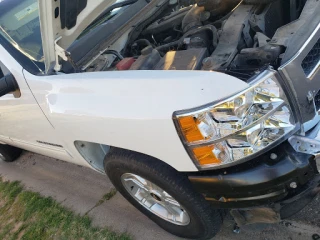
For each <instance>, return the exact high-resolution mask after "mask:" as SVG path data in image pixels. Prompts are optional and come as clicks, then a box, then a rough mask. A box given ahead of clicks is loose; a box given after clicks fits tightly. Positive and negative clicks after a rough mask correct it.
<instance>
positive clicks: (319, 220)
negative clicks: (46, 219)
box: [0, 152, 320, 240]
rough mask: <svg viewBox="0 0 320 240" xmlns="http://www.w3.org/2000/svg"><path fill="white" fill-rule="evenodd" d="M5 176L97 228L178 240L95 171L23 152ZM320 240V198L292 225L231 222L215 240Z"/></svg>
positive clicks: (3, 168)
mask: <svg viewBox="0 0 320 240" xmlns="http://www.w3.org/2000/svg"><path fill="white" fill-rule="evenodd" d="M0 175H1V176H2V177H3V178H4V179H5V180H10V181H15V180H18V181H21V182H22V183H23V185H24V186H25V187H26V188H27V189H28V190H32V191H35V192H39V193H40V194H42V195H44V196H51V197H53V198H54V199H56V200H57V201H59V202H61V203H62V205H63V206H66V207H68V208H70V209H72V210H73V211H75V212H76V213H79V214H86V213H88V215H89V216H90V217H91V218H92V219H93V223H94V224H95V225H96V226H102V227H105V226H107V227H108V228H110V229H112V230H115V231H118V232H127V233H129V234H130V235H132V236H133V237H134V238H135V239H139V240H140V239H148V240H156V239H161V240H173V239H178V238H177V237H175V236H172V235H171V234H169V233H167V232H165V231H164V230H162V229H161V228H160V227H158V226H157V225H156V224H154V223H153V222H152V221H150V220H149V219H148V218H147V217H145V216H144V215H143V214H141V213H140V212H139V211H137V210H136V209H135V208H134V207H132V206H131V205H130V204H129V203H128V202H127V201H126V200H125V199H124V198H123V197H122V196H121V195H120V194H119V193H116V194H113V192H112V191H114V190H113V186H112V184H111V182H110V181H109V179H108V178H107V177H106V176H104V175H102V174H99V173H97V172H95V171H93V170H91V169H87V168H84V167H79V166H76V165H73V164H69V163H65V162H62V161H59V160H55V159H52V158H48V157H44V156H41V155H37V154H34V153H29V152H24V153H23V155H22V156H21V157H20V158H19V159H18V160H17V161H16V162H14V163H5V162H1V161H0ZM106 196H107V197H106ZM319 236H320V196H318V197H317V198H316V199H315V200H314V201H313V202H312V203H311V204H309V205H308V206H307V207H306V208H305V209H304V210H302V211H301V212H300V213H298V214H297V215H295V216H294V217H292V218H291V219H288V220H286V221H284V222H282V223H279V224H259V225H258V224H255V225H251V226H246V227H243V228H241V229H240V233H238V234H236V233H234V232H233V221H232V219H231V217H230V216H227V218H226V220H225V222H224V226H223V228H222V230H221V232H220V233H219V234H218V235H217V236H216V238H215V239H221V240H223V239H246V240H247V239H252V240H253V239H254V240H260V239H261V240H267V239H270V240H271V239H272V240H274V239H275V240H276V239H279V240H280V239H281V240H283V239H292V240H295V239H297V240H300V239H301V240H308V239H310V240H318V239H319V240H320V237H319ZM318 237H319V238H318Z"/></svg>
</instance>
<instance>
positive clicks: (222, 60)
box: [203, 5, 253, 71]
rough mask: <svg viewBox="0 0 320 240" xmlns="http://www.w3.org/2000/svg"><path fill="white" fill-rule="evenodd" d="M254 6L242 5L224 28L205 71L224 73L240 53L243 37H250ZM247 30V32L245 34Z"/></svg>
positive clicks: (206, 62) (205, 66)
mask: <svg viewBox="0 0 320 240" xmlns="http://www.w3.org/2000/svg"><path fill="white" fill-rule="evenodd" d="M252 10H253V6H252V5H240V6H239V7H238V8H237V9H236V10H234V12H233V13H232V15H231V16H230V17H229V19H228V20H227V21H226V23H225V24H224V26H223V29H222V33H221V35H220V39H219V44H218V46H217V48H216V50H215V51H214V52H213V53H212V55H211V57H209V58H208V59H206V61H205V64H204V66H203V69H204V70H218V71H224V70H226V69H227V68H228V66H229V65H230V63H231V62H232V60H233V59H234V57H235V56H236V54H237V53H238V48H239V43H241V37H242V35H244V37H246V36H247V37H250V35H249V30H250V28H246V26H249V24H248V20H249V18H250V16H251V14H252ZM244 30H245V32H244Z"/></svg>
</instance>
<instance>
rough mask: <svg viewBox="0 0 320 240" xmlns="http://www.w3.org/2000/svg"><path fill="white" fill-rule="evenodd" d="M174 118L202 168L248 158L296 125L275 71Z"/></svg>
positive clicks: (282, 136) (280, 137) (290, 130)
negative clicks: (215, 101) (195, 109)
mask: <svg viewBox="0 0 320 240" xmlns="http://www.w3.org/2000/svg"><path fill="white" fill-rule="evenodd" d="M175 120H176V121H177V124H176V125H177V126H178V127H179V128H180V129H179V130H180V132H181V133H182V137H183V139H184V143H185V144H186V145H187V147H188V148H189V150H190V151H189V152H190V153H191V154H192V158H193V159H195V160H196V163H197V165H198V166H199V167H201V168H206V167H214V166H218V165H222V164H228V163H232V162H235V161H238V160H241V159H244V158H247V157H249V156H250V155H252V154H255V153H257V152H259V151H261V150H263V149H265V148H266V147H268V146H269V145H270V144H272V143H274V142H276V141H278V140H280V139H283V138H284V137H285V136H286V135H288V134H289V133H291V132H292V131H293V130H294V129H295V127H296V124H295V120H294V117H293V114H292V112H291V109H290V106H289V103H288V100H287V98H286V96H285V94H284V92H283V90H282V88H281V86H280V84H279V82H278V80H277V78H276V73H275V72H273V71H266V72H265V73H263V74H261V75H260V76H259V77H258V79H257V80H256V81H254V83H252V84H251V86H250V87H249V88H248V89H247V90H246V91H244V92H242V93H239V94H237V95H235V96H233V97H231V98H229V99H226V100H225V101H222V102H220V103H217V104H215V105H212V106H210V107H206V108H204V109H203V110H197V111H194V112H192V111H191V112H188V113H183V114H177V115H176V116H175Z"/></svg>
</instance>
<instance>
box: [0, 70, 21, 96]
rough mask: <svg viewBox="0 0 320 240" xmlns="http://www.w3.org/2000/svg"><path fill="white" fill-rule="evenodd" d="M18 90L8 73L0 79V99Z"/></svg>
mask: <svg viewBox="0 0 320 240" xmlns="http://www.w3.org/2000/svg"><path fill="white" fill-rule="evenodd" d="M16 90H18V84H17V82H16V80H15V78H14V76H13V75H12V74H11V73H10V74H7V75H5V76H4V77H2V78H0V97H2V96H4V95H6V94H8V93H11V92H14V91H16Z"/></svg>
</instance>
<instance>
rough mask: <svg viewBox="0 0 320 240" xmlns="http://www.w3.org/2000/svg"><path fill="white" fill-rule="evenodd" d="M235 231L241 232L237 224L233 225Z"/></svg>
mask: <svg viewBox="0 0 320 240" xmlns="http://www.w3.org/2000/svg"><path fill="white" fill-rule="evenodd" d="M233 232H234V233H236V234H239V233H240V228H239V227H238V225H237V224H235V225H234V227H233Z"/></svg>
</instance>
